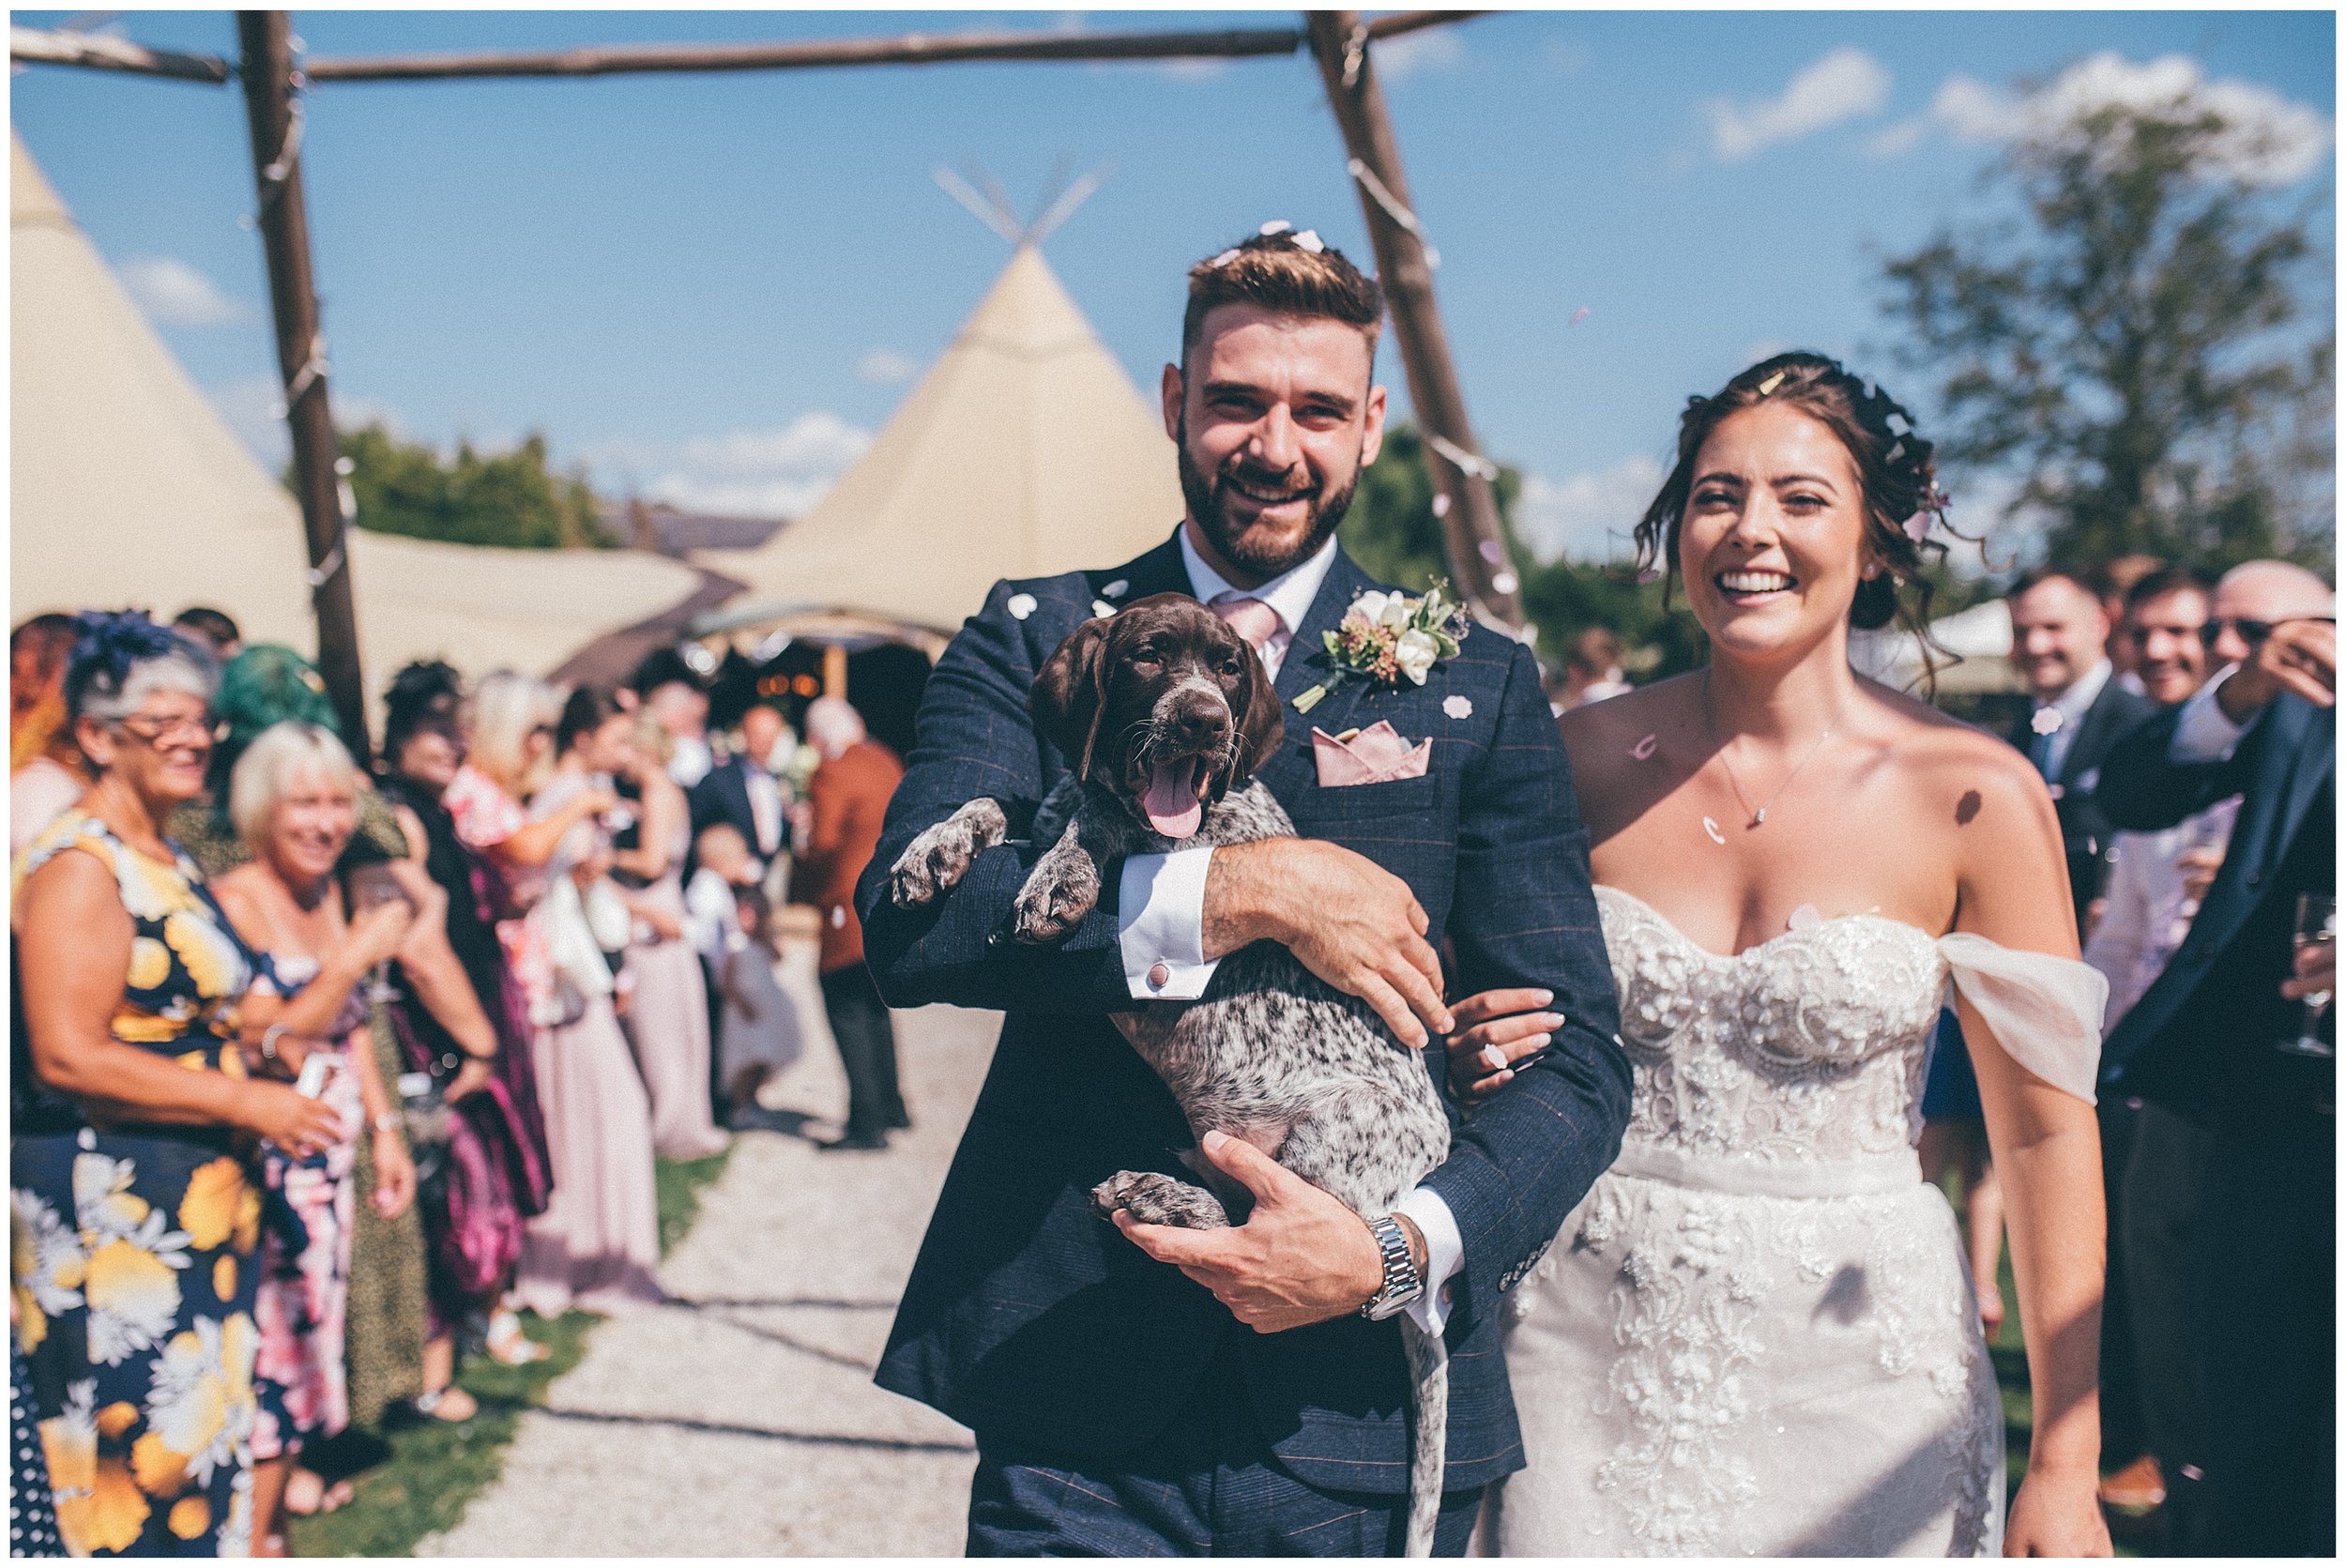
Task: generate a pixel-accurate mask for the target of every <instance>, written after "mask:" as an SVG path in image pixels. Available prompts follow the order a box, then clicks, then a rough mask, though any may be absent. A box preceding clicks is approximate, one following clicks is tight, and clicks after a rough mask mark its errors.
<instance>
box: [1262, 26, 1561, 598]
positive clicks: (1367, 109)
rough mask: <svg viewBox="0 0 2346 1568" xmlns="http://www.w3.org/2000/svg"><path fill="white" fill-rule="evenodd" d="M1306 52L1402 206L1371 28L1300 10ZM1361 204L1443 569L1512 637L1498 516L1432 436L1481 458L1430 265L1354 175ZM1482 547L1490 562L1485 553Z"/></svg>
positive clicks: (1482, 479) (1350, 142) (1354, 149)
mask: <svg viewBox="0 0 2346 1568" xmlns="http://www.w3.org/2000/svg"><path fill="white" fill-rule="evenodd" d="M1303 21H1304V25H1305V26H1306V28H1307V29H1308V30H1309V32H1310V35H1311V42H1312V53H1313V54H1314V55H1315V56H1316V57H1317V58H1318V61H1319V75H1320V80H1321V82H1322V83H1323V84H1325V85H1326V87H1327V90H1328V104H1329V107H1330V108H1332V109H1333V110H1334V111H1335V116H1336V125H1337V127H1338V129H1341V130H1342V131H1343V133H1344V145H1345V149H1346V151H1347V152H1348V153H1349V154H1350V155H1351V156H1352V157H1353V158H1355V159H1358V160H1360V161H1361V163H1362V164H1363V166H1364V167H1365V168H1366V170H1367V172H1368V173H1369V174H1370V175H1373V176H1374V177H1375V178H1376V179H1377V180H1378V181H1379V183H1381V184H1382V185H1383V186H1384V188H1385V190H1386V193H1387V194H1389V195H1390V196H1391V197H1392V198H1393V202H1394V206H1398V207H1400V208H1401V209H1402V210H1403V211H1405V212H1407V211H1409V180H1408V178H1407V176H1405V175H1403V174H1402V171H1401V149H1400V147H1399V145H1398V144H1396V143H1395V142H1394V134H1393V122H1392V121H1391V120H1390V119H1389V118H1387V117H1386V114H1385V96H1384V93H1383V91H1382V90H1381V89H1380V88H1379V86H1378V84H1377V68H1376V63H1375V61H1374V59H1373V58H1372V57H1371V53H1370V50H1369V48H1368V42H1369V39H1370V38H1372V37H1373V36H1374V31H1373V29H1370V28H1366V27H1363V26H1362V24H1361V20H1360V13H1359V12H1357V11H1306V12H1304V13H1303ZM1353 184H1354V186H1355V188H1356V189H1357V190H1358V191H1359V195H1360V198H1361V211H1362V213H1363V216H1364V217H1365V218H1366V219H1367V221H1368V236H1369V242H1370V244H1371V245H1372V246H1374V247H1375V249H1376V251H1377V276H1378V281H1379V282H1380V283H1382V284H1383V285H1384V290H1385V304H1386V307H1387V308H1388V309H1389V310H1390V311H1391V312H1392V314H1393V337H1394V346H1396V347H1397V348H1399V350H1400V351H1401V365H1402V369H1403V371H1404V372H1405V373H1406V374H1407V375H1408V377H1409V401H1410V402H1411V403H1415V404H1416V405H1417V417H1418V421H1419V423H1420V424H1421V425H1422V426H1423V427H1424V431H1425V434H1426V435H1427V437H1428V439H1427V442H1426V467H1427V468H1428V469H1429V470H1430V471H1431V472H1432V474H1433V476H1434V482H1435V484H1436V485H1437V486H1439V487H1440V493H1441V495H1444V496H1446V497H1448V503H1449V504H1448V507H1447V509H1446V511H1445V515H1444V516H1443V517H1442V520H1441V521H1442V533H1443V538H1444V539H1445V540H1446V541H1447V543H1448V545H1449V554H1450V570H1451V572H1452V573H1453V575H1454V577H1455V580H1456V584H1457V586H1458V588H1459V591H1460V592H1461V593H1462V594H1463V595H1464V596H1465V599H1466V601H1467V604H1468V606H1469V607H1470V609H1471V610H1472V611H1473V612H1474V614H1475V617H1476V618H1478V619H1480V620H1482V621H1484V622H1485V624H1487V625H1491V626H1494V627H1496V628H1497V629H1499V630H1500V631H1501V632H1506V633H1507V634H1509V635H1511V636H1512V635H1514V634H1516V632H1517V631H1518V630H1519V629H1520V628H1521V626H1522V625H1523V609H1522V602H1521V601H1520V600H1519V599H1518V598H1517V597H1516V592H1515V589H1514V588H1513V587H1512V586H1509V587H1507V588H1504V589H1502V588H1501V586H1499V585H1498V583H1497V582H1495V581H1494V579H1495V578H1496V577H1497V575H1498V574H1499V573H1500V572H1501V571H1505V572H1508V573H1510V576H1509V578H1508V582H1509V583H1510V584H1511V585H1512V583H1513V581H1514V579H1513V576H1512V572H1513V571H1514V567H1513V565H1512V563H1511V562H1510V561H1509V560H1508V557H1507V556H1506V553H1505V552H1506V540H1505V536H1504V534H1503V533H1502V531H1501V526H1500V521H1499V497H1498V495H1497V493H1496V492H1494V491H1493V490H1492V489H1491V483H1490V480H1489V479H1488V478H1487V477H1486V476H1485V474H1484V473H1482V472H1477V471H1473V469H1472V468H1471V467H1462V466H1461V465H1460V464H1458V463H1457V462H1456V461H1455V460H1454V459H1452V458H1450V457H1448V456H1445V455H1444V454H1442V453H1441V452H1440V450H1439V449H1437V448H1436V446H1435V444H1434V443H1435V440H1436V439H1440V440H1442V441H1446V442H1448V443H1449V444H1450V445H1451V446H1453V447H1455V448H1456V449H1458V450H1460V451H1461V452H1463V453H1465V454H1466V455H1467V457H1468V458H1469V461H1470V464H1481V462H1482V459H1481V457H1480V455H1479V449H1478V448H1477V447H1476V446H1475V444H1474V435H1473V431H1472V427H1470V425H1469V424H1468V423H1467V413H1466V399H1465V397H1464V395H1463V394H1461V393H1460V391H1459V390H1458V375H1457V372H1456V370H1455V368H1454V367H1453V366H1452V364H1451V360H1450V340H1449V338H1448V336H1447V335H1446V334H1445V333H1444V332H1443V331H1442V325H1441V312H1440V309H1439V308H1438V307H1437V306H1436V305H1435V303H1434V276H1433V271H1432V269H1431V268H1430V267H1428V266H1426V264H1425V246H1424V242H1423V241H1422V240H1421V239H1420V238H1419V237H1418V236H1417V235H1415V234H1413V233H1411V232H1410V231H1409V230H1408V229H1406V228H1404V227H1402V226H1401V225H1400V224H1399V223H1397V222H1395V221H1394V219H1393V216H1392V214H1390V213H1388V212H1387V211H1386V210H1385V207H1384V204H1383V203H1381V202H1379V200H1378V199H1377V197H1376V195H1375V194H1374V193H1373V192H1372V191H1371V190H1369V188H1368V186H1367V183H1366V182H1365V181H1363V180H1360V179H1355V180H1354V181H1353ZM1485 544H1488V545H1490V546H1491V547H1492V550H1491V554H1494V555H1497V556H1498V557H1499V558H1498V560H1497V562H1493V561H1491V560H1489V559H1487V558H1485V552H1484V548H1483V547H1484V546H1485Z"/></svg>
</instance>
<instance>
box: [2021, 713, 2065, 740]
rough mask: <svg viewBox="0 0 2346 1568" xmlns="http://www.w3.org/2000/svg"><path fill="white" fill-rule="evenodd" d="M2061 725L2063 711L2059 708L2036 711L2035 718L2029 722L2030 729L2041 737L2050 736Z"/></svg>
mask: <svg viewBox="0 0 2346 1568" xmlns="http://www.w3.org/2000/svg"><path fill="white" fill-rule="evenodd" d="M2061 725H2062V718H2061V709H2059V708H2038V709H2037V710H2036V714H2035V716H2034V718H2032V719H2030V720H2029V722H2028V727H2029V728H2031V729H2033V730H2034V731H2035V732H2036V733H2037V734H2039V735H2050V734H2052V733H2053V731H2055V730H2057V729H2059V728H2060V727H2061Z"/></svg>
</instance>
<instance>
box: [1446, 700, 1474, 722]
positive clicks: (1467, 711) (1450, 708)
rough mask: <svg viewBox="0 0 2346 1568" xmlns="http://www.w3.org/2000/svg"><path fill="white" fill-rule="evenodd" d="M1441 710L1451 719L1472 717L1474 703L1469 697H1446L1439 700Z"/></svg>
mask: <svg viewBox="0 0 2346 1568" xmlns="http://www.w3.org/2000/svg"><path fill="white" fill-rule="evenodd" d="M1441 710H1442V711H1443V712H1444V713H1447V714H1449V715H1450V716H1451V717H1452V718H1453V719H1471V718H1473V717H1474V701H1473V699H1472V698H1470V697H1461V696H1455V695H1453V696H1447V697H1444V698H1442V700H1441Z"/></svg>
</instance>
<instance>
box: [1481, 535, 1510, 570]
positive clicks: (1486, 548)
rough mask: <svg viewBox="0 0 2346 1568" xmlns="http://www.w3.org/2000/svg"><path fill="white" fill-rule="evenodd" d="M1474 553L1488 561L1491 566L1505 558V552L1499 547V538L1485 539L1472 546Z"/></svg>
mask: <svg viewBox="0 0 2346 1568" xmlns="http://www.w3.org/2000/svg"><path fill="white" fill-rule="evenodd" d="M1474 553H1475V554H1476V555H1478V556H1482V557H1483V558H1484V559H1485V560H1486V561H1488V562H1490V563H1491V565H1493V566H1497V565H1498V564H1499V563H1500V562H1501V561H1503V560H1505V559H1506V558H1507V552H1505V551H1504V550H1501V548H1500V547H1499V540H1495V539H1486V540H1484V541H1483V542H1482V543H1480V544H1478V545H1476V546H1475V547H1474Z"/></svg>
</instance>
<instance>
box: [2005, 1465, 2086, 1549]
mask: <svg viewBox="0 0 2346 1568" xmlns="http://www.w3.org/2000/svg"><path fill="white" fill-rule="evenodd" d="M2096 1481H2097V1477H2095V1474H2094V1472H2093V1471H2092V1469H2084V1470H2079V1471H2065V1470H2064V1471H2043V1470H2034V1469H2032V1470H2030V1471H2029V1472H2028V1474H2027V1475H2026V1476H2024V1477H2023V1478H2022V1479H2021V1481H2020V1495H2019V1496H2018V1498H2016V1499H2013V1503H2012V1516H2011V1518H2010V1519H2008V1520H2007V1521H2005V1524H2004V1527H2003V1555H2004V1556H2006V1557H2109V1556H2110V1555H2112V1554H2111V1551H2110V1526H2109V1524H2108V1523H2107V1522H2106V1521H2105V1520H2104V1519H2103V1518H2102V1505H2101V1499H2099V1498H2098V1497H2097V1496H2096V1495H2095V1483H2096Z"/></svg>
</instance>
